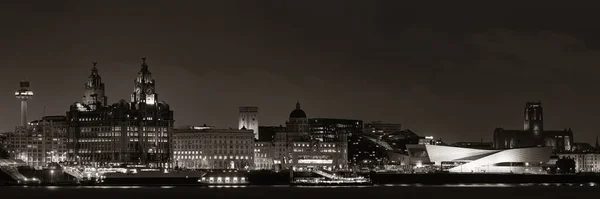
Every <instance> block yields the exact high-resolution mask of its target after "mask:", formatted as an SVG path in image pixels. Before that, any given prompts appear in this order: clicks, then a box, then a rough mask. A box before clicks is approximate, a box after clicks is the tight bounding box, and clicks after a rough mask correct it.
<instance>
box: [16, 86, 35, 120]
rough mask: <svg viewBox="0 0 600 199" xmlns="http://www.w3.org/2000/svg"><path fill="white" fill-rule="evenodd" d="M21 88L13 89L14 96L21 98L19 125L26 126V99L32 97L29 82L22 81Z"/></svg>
mask: <svg viewBox="0 0 600 199" xmlns="http://www.w3.org/2000/svg"><path fill="white" fill-rule="evenodd" d="M20 86H21V88H19V90H17V91H15V97H16V98H17V99H19V100H21V126H22V127H27V100H29V99H31V98H32V97H33V91H32V90H31V89H29V82H28V81H22V82H21V83H20Z"/></svg>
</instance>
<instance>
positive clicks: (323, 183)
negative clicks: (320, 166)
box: [291, 177, 373, 186]
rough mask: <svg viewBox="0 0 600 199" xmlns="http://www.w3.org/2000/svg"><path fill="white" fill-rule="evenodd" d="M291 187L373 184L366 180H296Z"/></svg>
mask: <svg viewBox="0 0 600 199" xmlns="http://www.w3.org/2000/svg"><path fill="white" fill-rule="evenodd" d="M291 184H292V185H293V186H370V185H373V183H372V182H371V181H370V180H369V179H367V178H357V179H352V180H351V179H343V180H342V179H329V178H325V177H310V178H296V179H294V181H293V182H292V183H291Z"/></svg>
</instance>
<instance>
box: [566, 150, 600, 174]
mask: <svg viewBox="0 0 600 199" xmlns="http://www.w3.org/2000/svg"><path fill="white" fill-rule="evenodd" d="M558 157H559V158H570V159H573V160H574V161H575V172H594V173H597V172H600V153H560V154H558Z"/></svg>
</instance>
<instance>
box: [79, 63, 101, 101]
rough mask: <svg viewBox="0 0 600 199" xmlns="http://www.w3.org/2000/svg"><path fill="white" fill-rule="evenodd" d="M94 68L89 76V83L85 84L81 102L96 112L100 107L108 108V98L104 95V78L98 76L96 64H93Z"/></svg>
mask: <svg viewBox="0 0 600 199" xmlns="http://www.w3.org/2000/svg"><path fill="white" fill-rule="evenodd" d="M93 64H94V67H93V68H92V72H91V74H90V76H89V79H88V81H87V82H86V83H85V90H84V96H83V99H82V100H81V101H82V102H83V104H85V105H88V106H89V107H90V108H91V109H92V110H96V108H98V106H106V103H107V98H106V96H105V95H104V83H102V77H100V75H99V74H98V69H96V64H98V63H96V62H94V63H93Z"/></svg>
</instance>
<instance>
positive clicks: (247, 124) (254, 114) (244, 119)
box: [238, 106, 259, 139]
mask: <svg viewBox="0 0 600 199" xmlns="http://www.w3.org/2000/svg"><path fill="white" fill-rule="evenodd" d="M239 110H240V117H239V126H238V129H243V128H245V129H248V130H252V131H253V132H254V139H259V133H258V132H259V128H258V107H255V106H243V107H240V109H239Z"/></svg>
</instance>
